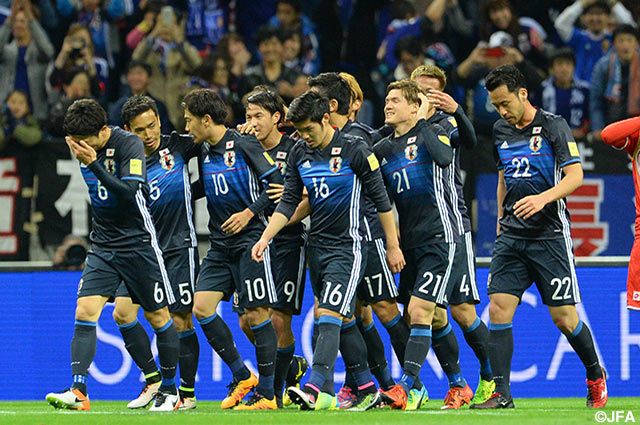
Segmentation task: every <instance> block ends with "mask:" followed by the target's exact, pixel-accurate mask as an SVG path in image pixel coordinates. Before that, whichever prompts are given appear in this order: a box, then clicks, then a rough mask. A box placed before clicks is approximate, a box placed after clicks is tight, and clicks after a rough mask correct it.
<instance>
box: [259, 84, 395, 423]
mask: <svg viewBox="0 0 640 425" xmlns="http://www.w3.org/2000/svg"><path fill="white" fill-rule="evenodd" d="M286 118H287V121H291V122H292V123H293V125H294V127H295V128H296V129H297V131H298V133H299V134H300V136H301V137H302V139H303V140H300V141H299V142H298V143H297V144H296V145H295V146H294V147H293V148H292V149H291V152H290V153H289V158H288V160H287V174H286V176H285V187H284V193H283V194H282V198H281V199H280V202H279V204H278V206H277V208H276V211H275V213H274V214H273V216H272V217H271V221H270V222H269V225H268V226H267V228H266V229H265V231H264V233H263V234H262V236H261V238H260V240H259V241H258V242H257V243H256V244H255V245H254V247H253V250H252V256H253V258H254V259H255V260H257V261H262V260H263V259H264V260H265V261H266V260H267V259H268V258H267V257H265V255H264V254H265V253H268V249H269V244H270V242H271V240H272V239H273V238H274V237H275V235H276V234H278V232H279V231H281V230H282V229H283V228H284V227H285V226H286V224H287V223H288V221H289V219H290V217H291V216H292V215H293V214H294V212H295V210H296V208H297V206H298V204H299V203H300V200H301V197H302V191H303V187H306V189H307V192H308V193H309V203H310V206H311V228H310V230H309V242H308V250H307V258H308V264H309V273H310V276H311V284H312V287H313V291H314V295H315V296H316V297H317V298H318V313H319V316H320V318H319V321H318V322H319V324H318V326H319V331H320V332H319V336H318V341H317V344H316V348H315V351H314V356H313V367H312V370H311V375H310V378H309V380H308V382H307V383H306V384H305V385H304V387H303V388H302V389H298V388H296V387H290V388H288V389H287V392H288V393H289V397H291V400H292V401H293V402H294V403H296V404H299V405H300V406H301V407H302V408H303V409H318V410H320V409H327V408H333V407H336V399H335V397H334V396H333V395H332V394H331V393H326V392H323V386H324V383H325V382H326V381H327V380H328V379H329V378H330V376H329V375H330V373H332V370H333V366H334V363H335V360H336V356H337V353H338V348H339V347H340V348H341V349H342V356H343V358H344V360H345V363H346V365H347V371H348V372H350V373H352V374H353V376H354V378H355V380H356V383H357V385H358V398H357V400H356V401H355V402H354V403H353V407H352V408H353V409H356V410H368V409H371V408H373V407H376V406H377V405H379V403H380V395H379V392H378V391H377V390H376V386H375V384H374V383H373V380H372V376H371V373H370V371H369V369H368V367H367V362H366V346H365V343H364V340H363V338H362V336H361V334H360V332H359V331H358V330H357V329H356V327H355V320H354V317H353V314H354V310H355V292H356V289H357V286H358V283H359V282H360V281H361V279H362V277H363V274H364V269H365V262H366V257H365V255H366V251H363V249H362V247H361V243H362V239H363V236H364V229H363V224H364V223H363V218H364V217H363V211H362V208H361V205H362V203H363V199H362V198H363V190H364V191H366V192H367V194H368V195H369V196H370V197H371V199H372V200H373V201H374V204H375V205H376V208H377V209H378V211H379V217H380V221H381V223H382V227H383V229H384V231H385V236H386V239H387V260H388V262H389V266H390V268H391V270H392V271H393V272H398V271H400V269H402V267H403V266H404V258H403V256H402V251H400V248H399V244H398V237H397V235H396V231H395V222H394V218H393V213H392V211H391V205H390V204H389V200H388V198H387V194H386V191H385V189H384V185H383V184H382V179H381V176H380V172H379V171H378V169H379V164H378V162H377V160H376V158H375V156H374V155H373V154H372V153H371V151H370V150H369V147H368V146H367V144H366V142H364V141H363V140H362V139H361V138H356V137H352V136H348V135H346V134H344V133H342V132H340V131H339V130H334V129H333V128H332V127H331V125H330V124H329V101H328V100H327V99H326V98H324V97H323V96H321V95H320V94H318V93H315V92H313V91H310V92H307V93H305V94H303V95H301V96H299V97H297V98H296V99H294V101H293V102H292V103H291V106H290V108H289V112H288V113H287V117H286ZM347 341H348V343H345V342H347ZM330 391H332V389H330Z"/></svg>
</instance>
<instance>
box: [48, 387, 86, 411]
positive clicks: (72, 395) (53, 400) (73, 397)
mask: <svg viewBox="0 0 640 425" xmlns="http://www.w3.org/2000/svg"><path fill="white" fill-rule="evenodd" d="M47 402H48V403H49V404H50V405H52V406H53V407H55V408H57V409H71V410H89V407H90V404H89V396H87V395H84V394H82V392H80V390H78V389H72V388H67V389H66V390H62V391H60V392H58V393H49V394H47Z"/></svg>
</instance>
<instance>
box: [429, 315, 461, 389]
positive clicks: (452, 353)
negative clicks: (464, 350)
mask: <svg viewBox="0 0 640 425" xmlns="http://www.w3.org/2000/svg"><path fill="white" fill-rule="evenodd" d="M431 347H433V352H434V353H436V357H437V358H438V361H439V362H440V366H442V370H444V373H445V374H446V375H447V378H448V379H449V387H460V388H464V387H466V386H467V381H466V380H465V379H464V377H463V376H462V371H461V370H460V357H459V355H460V350H459V347H458V339H457V338H456V334H454V333H453V329H452V328H451V323H447V325H446V326H444V327H442V328H440V329H435V330H434V331H433V336H432V339H431Z"/></svg>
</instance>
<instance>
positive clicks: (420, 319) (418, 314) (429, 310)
mask: <svg viewBox="0 0 640 425" xmlns="http://www.w3.org/2000/svg"><path fill="white" fill-rule="evenodd" d="M435 307H436V305H435V304H434V303H430V302H425V301H420V302H410V303H409V307H408V310H409V317H411V323H412V324H431V322H432V321H433V316H434V313H435Z"/></svg>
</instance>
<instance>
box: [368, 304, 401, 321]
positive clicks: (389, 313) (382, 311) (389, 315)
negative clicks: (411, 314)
mask: <svg viewBox="0 0 640 425" xmlns="http://www.w3.org/2000/svg"><path fill="white" fill-rule="evenodd" d="M373 311H375V313H376V316H378V319H380V321H381V322H382V323H387V322H390V321H391V320H393V319H394V318H395V317H396V316H398V314H399V313H400V311H399V310H398V305H397V304H396V303H395V301H394V302H391V301H382V302H379V303H376V304H374V305H373ZM372 320H373V318H372Z"/></svg>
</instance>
